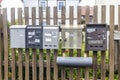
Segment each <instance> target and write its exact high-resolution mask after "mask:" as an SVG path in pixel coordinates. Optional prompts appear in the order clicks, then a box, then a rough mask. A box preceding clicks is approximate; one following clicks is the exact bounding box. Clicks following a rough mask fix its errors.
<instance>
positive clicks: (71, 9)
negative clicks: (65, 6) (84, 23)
mask: <svg viewBox="0 0 120 80" xmlns="http://www.w3.org/2000/svg"><path fill="white" fill-rule="evenodd" d="M69 9H70V10H69V13H70V15H69V18H70V20H69V21H70V22H69V23H70V25H73V23H74V19H73V18H74V12H73V11H74V7H73V6H70V7H69Z"/></svg>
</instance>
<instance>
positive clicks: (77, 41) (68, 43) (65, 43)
mask: <svg viewBox="0 0 120 80" xmlns="http://www.w3.org/2000/svg"><path fill="white" fill-rule="evenodd" d="M61 34H62V35H61V36H62V48H69V49H73V48H76V49H77V48H78V49H81V46H82V29H81V28H62V32H61Z"/></svg>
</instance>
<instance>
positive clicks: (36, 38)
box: [26, 27, 42, 49]
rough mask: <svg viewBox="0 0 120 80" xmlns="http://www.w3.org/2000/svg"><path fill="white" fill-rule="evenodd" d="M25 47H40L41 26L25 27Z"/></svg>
mask: <svg viewBox="0 0 120 80" xmlns="http://www.w3.org/2000/svg"><path fill="white" fill-rule="evenodd" d="M26 43H27V44H26V46H27V48H40V49H41V48H42V28H41V27H27V30H26Z"/></svg>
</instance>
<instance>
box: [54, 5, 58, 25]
mask: <svg viewBox="0 0 120 80" xmlns="http://www.w3.org/2000/svg"><path fill="white" fill-rule="evenodd" d="M57 24H58V11H57V7H54V25H57Z"/></svg>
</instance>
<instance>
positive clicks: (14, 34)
mask: <svg viewBox="0 0 120 80" xmlns="http://www.w3.org/2000/svg"><path fill="white" fill-rule="evenodd" d="M10 43H11V45H10V46H11V48H25V28H14V29H13V28H11V29H10Z"/></svg>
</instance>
